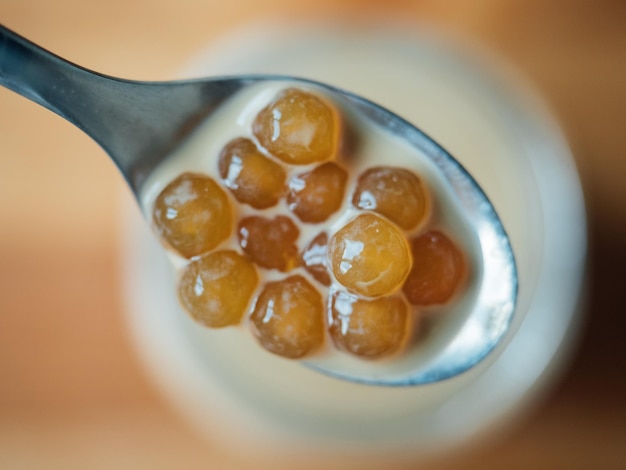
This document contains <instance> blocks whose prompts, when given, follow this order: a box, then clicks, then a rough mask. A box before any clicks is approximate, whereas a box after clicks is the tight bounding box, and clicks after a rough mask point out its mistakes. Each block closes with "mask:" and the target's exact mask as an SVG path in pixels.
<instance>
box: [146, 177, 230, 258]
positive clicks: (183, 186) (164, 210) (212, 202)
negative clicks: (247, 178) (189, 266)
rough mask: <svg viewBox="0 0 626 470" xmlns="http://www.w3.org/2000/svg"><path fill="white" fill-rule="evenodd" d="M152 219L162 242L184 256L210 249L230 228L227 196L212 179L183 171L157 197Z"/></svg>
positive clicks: (194, 254) (224, 236)
mask: <svg viewBox="0 0 626 470" xmlns="http://www.w3.org/2000/svg"><path fill="white" fill-rule="evenodd" d="M152 219H153V221H154V226H155V228H156V231H157V233H158V234H159V236H160V238H161V240H162V241H164V242H165V243H166V244H167V245H169V246H170V247H171V248H173V249H174V250H176V251H177V252H178V253H179V254H180V255H182V256H184V257H185V258H192V257H194V256H198V255H201V254H204V253H207V252H209V251H210V250H212V249H213V248H215V247H216V246H217V245H219V244H220V243H221V242H222V241H224V240H226V238H228V236H229V235H230V233H231V231H232V226H233V215H232V209H231V206H230V202H229V200H228V196H227V195H226V193H225V192H224V190H223V189H222V188H220V186H219V185H218V184H217V183H216V182H215V181H213V180H212V179H211V178H209V177H208V176H205V175H201V174H196V173H184V174H182V175H180V176H179V177H178V178H176V179H175V180H174V181H172V182H171V183H170V184H168V185H167V186H166V187H165V189H164V190H163V191H161V193H160V194H159V196H158V197H157V198H156V201H155V204H154V209H153V213H152Z"/></svg>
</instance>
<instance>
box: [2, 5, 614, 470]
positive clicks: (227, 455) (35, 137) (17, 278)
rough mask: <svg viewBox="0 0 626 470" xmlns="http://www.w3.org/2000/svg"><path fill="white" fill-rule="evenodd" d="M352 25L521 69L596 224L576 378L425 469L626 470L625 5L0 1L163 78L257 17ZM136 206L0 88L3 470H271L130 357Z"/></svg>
mask: <svg viewBox="0 0 626 470" xmlns="http://www.w3.org/2000/svg"><path fill="white" fill-rule="evenodd" d="M355 12H358V13H359V14H364V15H372V14H374V15H377V14H381V13H384V14H388V15H394V14H398V15H400V16H401V17H402V18H403V19H405V20H407V19H415V20H416V21H418V20H421V21H429V22H432V23H433V24H435V25H437V26H439V27H441V28H443V29H444V30H450V31H452V32H460V33H462V34H465V35H469V36H470V37H475V38H477V39H478V40H480V41H482V42H484V43H486V44H487V45H488V46H489V47H490V48H492V49H494V50H495V51H496V52H498V53H499V54H501V55H502V56H504V57H505V58H506V59H507V60H508V61H510V62H512V63H513V64H514V65H515V66H516V67H517V68H518V69H520V70H521V71H522V72H523V73H525V74H526V76H527V77H528V78H529V79H530V80H531V81H532V82H533V83H534V84H535V86H536V87H537V88H538V89H539V90H540V91H541V92H542V93H543V95H544V97H545V98H546V99H547V101H548V103H549V104H550V105H551V107H552V108H553V110H554V112H555V114H556V116H557V118H558V119H559V120H560V122H561V125H562V126H563V129H564V131H565V132H566V134H567V136H568V138H569V139H570V143H571V146H572V148H573V151H574V154H575V158H576V161H577V164H578V167H579V171H580V173H581V178H582V181H583V186H584V189H585V193H586V198H587V205H588V212H589V231H590V264H589V269H588V273H589V285H590V295H589V309H588V316H587V320H586V325H585V327H584V332H583V336H582V338H581V340H580V346H579V348H578V351H577V353H576V355H575V357H574V360H573V363H572V365H571V367H570V368H569V369H568V371H567V373H566V374H565V376H564V377H563V380H562V381H561V382H560V383H559V385H558V386H557V388H556V390H554V391H553V392H552V393H551V394H550V396H549V397H548V399H547V400H546V401H545V402H544V403H542V404H541V405H540V406H539V407H538V408H537V409H536V410H534V411H533V412H532V414H530V415H529V416H526V417H525V419H524V420H523V422H522V423H520V425H519V426H518V427H516V428H515V429H513V430H512V431H511V432H509V433H507V434H506V435H504V436H501V437H500V438H499V439H498V440H497V441H496V442H491V443H489V444H483V445H481V446H479V447H477V448H472V449H466V450H464V451H463V452H462V453H461V454H458V455H454V456H450V457H448V458H444V459H443V460H440V461H437V462H432V463H430V464H428V465H424V464H421V465H420V468H433V469H448V468H450V469H453V468H454V469H456V468H474V467H476V468H494V469H496V468H497V469H499V468H504V467H506V468H508V469H517V468H519V469H527V468H547V469H548V468H549V469H552V468H554V469H561V468H567V469H576V468H581V469H583V468H584V469H588V468H603V469H604V468H607V469H613V468H615V469H617V468H626V445H625V444H626V400H624V397H626V374H625V371H626V354H625V352H624V349H623V348H624V346H623V345H624V341H623V336H624V334H625V332H626V329H625V327H626V315H625V314H626V289H625V288H624V283H625V281H626V276H625V275H624V272H625V268H624V266H626V184H624V181H625V180H626V156H625V155H624V151H625V150H624V149H626V130H625V129H626V128H625V123H626V2H624V1H622V0H599V1H592V0H586V1H583V0H481V1H475V2H474V1H472V2H469V1H464V0H458V1H451V0H421V1H420V0H415V1H411V0H387V1H385V2H377V1H374V0H371V1H363V0H343V1H338V0H316V1H315V2H312V1H311V2H293V1H288V0H265V1H252V0H233V1H229V2H223V1H210V0H205V1H199V0H179V1H176V2H174V1H171V0H167V1H166V0H151V1H147V0H124V1H122V0H110V1H108V2H92V1H84V0H56V1H54V2H50V1H44V0H0V23H2V24H4V25H6V26H8V27H9V28H11V29H13V30H15V31H17V32H19V33H20V34H22V35H24V36H26V37H28V38H29V39H31V40H33V41H35V42H37V43H39V44H42V45H44V46H45V47H46V48H48V49H50V50H52V51H53V52H56V53H58V54H59V55H61V56H63V57H65V58H67V59H69V60H71V61H73V62H77V63H79V64H81V65H83V66H85V67H87V68H91V69H94V70H97V71H100V72H103V73H107V74H110V75H116V76H121V77H125V78H133V79H151V80H155V79H157V80H160V79H169V78H173V77H175V76H176V73H177V70H180V67H181V66H182V65H183V64H185V63H186V62H187V61H188V60H189V58H190V57H192V56H193V55H194V54H195V53H197V52H198V51H199V50H201V49H203V48H205V47H206V45H207V43H210V42H211V41H212V40H213V39H215V38H217V37H219V36H221V35H223V34H224V33H227V32H228V31H230V30H232V29H233V28H235V27H238V26H241V25H244V24H246V23H248V22H251V21H254V20H257V19H259V18H265V17H272V16H274V15H282V16H285V15H286V16H287V17H289V16H292V15H293V16H303V15H304V16H307V17H308V18H311V17H315V16H322V17H324V16H328V15H352V14H354V13H355ZM123 193H124V186H123V182H122V179H121V178H120V177H119V175H118V174H117V171H116V169H115V168H114V167H113V165H112V164H111V163H110V162H109V161H108V159H107V158H106V157H105V156H104V154H103V152H102V151H101V150H100V149H99V147H97V145H96V144H94V143H93V142H92V141H91V140H90V139H89V138H88V137H86V136H85V135H83V134H82V133H81V132H79V131H78V130H76V129H74V128H73V127H72V126H71V125H69V124H66V123H65V122H64V121H62V120H61V119H60V118H58V117H56V116H55V115H53V114H52V113H50V112H47V111H45V110H43V109H41V108H39V107H38V106H36V105H34V104H32V103H30V102H28V101H26V100H25V99H23V98H21V97H19V96H17V95H15V94H13V93H11V92H9V91H7V90H4V89H0V468H3V469H5V468H6V469H33V468H46V469H56V468H63V469H74V468H81V469H82V468H89V469H110V468H123V469H126V468H129V469H143V468H151V469H161V468H163V469H165V468H178V467H183V466H184V467H185V468H189V469H195V468H198V469H199V468H223V469H239V468H259V465H258V464H255V463H254V462H250V461H249V460H247V459H246V457H245V452H243V451H242V452H238V453H237V455H234V454H233V453H232V452H228V451H226V450H224V449H222V448H221V447H220V446H219V445H218V444H217V443H212V442H211V441H207V440H206V439H203V438H201V437H199V436H198V435H196V434H195V433H194V432H193V431H192V430H191V429H190V428H189V427H188V426H187V425H186V423H185V422H184V421H183V420H182V419H181V418H180V417H179V416H178V415H177V414H176V413H175V412H174V411H173V410H172V409H171V408H170V407H169V406H168V405H167V403H166V401H165V400H164V399H163V398H162V397H161V396H160V395H159V393H158V392H157V391H156V389H155V388H154V387H153V386H152V384H151V382H150V380H149V379H148V377H147V375H146V374H145V372H144V371H143V369H142V367H141V365H140V363H139V361H138V359H137V358H136V356H135V354H134V351H133V346H132V343H131V340H130V337H129V334H128V332H127V326H126V319H125V314H124V309H123V302H122V294H121V288H120V282H121V281H120V278H119V273H120V269H121V268H120V250H121V248H120V236H119V235H120V233H121V229H120V220H121V215H120V214H119V213H118V209H119V207H120V198H121V195H123ZM310 465H311V467H312V468H313V467H315V465H314V463H310ZM405 466H406V468H412V467H413V465H412V464H411V463H407V464H406V465H402V466H400V465H399V466H398V468H404V467H405ZM273 468H275V467H273ZM343 468H346V467H345V466H344V467H343ZM360 468H363V466H362V465H361V466H360Z"/></svg>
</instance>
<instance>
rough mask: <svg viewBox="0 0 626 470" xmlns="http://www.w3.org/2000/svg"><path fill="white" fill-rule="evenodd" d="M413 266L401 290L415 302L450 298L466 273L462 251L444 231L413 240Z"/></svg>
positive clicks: (412, 302) (437, 302) (426, 234)
mask: <svg viewBox="0 0 626 470" xmlns="http://www.w3.org/2000/svg"><path fill="white" fill-rule="evenodd" d="M410 246H411V252H412V254H413V267H412V269H411V272H410V273H409V276H408V277H407V279H406V281H405V283H404V286H403V287H402V290H403V292H404V295H405V296H406V298H407V300H408V301H409V302H410V303H411V304H414V305H432V304H441V303H444V302H446V301H448V300H449V299H450V298H451V297H452V295H453V294H454V292H455V291H456V289H457V288H458V286H459V284H460V283H461V281H462V279H463V276H464V274H465V260H464V257H463V254H462V253H461V251H460V250H459V249H458V248H457V247H456V245H455V244H454V243H453V242H452V241H451V240H450V239H449V238H448V237H446V236H445V235H444V234H443V233H441V232H438V231H429V232H426V233H424V234H422V235H420V236H418V237H416V238H414V239H413V240H411V241H410Z"/></svg>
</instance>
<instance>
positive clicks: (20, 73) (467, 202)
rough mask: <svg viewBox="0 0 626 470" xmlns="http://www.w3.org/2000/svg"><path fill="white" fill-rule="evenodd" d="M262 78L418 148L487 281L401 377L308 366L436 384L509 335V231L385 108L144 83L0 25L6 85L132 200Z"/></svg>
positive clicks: (339, 94)
mask: <svg viewBox="0 0 626 470" xmlns="http://www.w3.org/2000/svg"><path fill="white" fill-rule="evenodd" d="M263 81H289V82H300V83H303V84H307V85H313V86H315V87H319V88H322V89H323V90H324V91H325V92H326V93H328V94H329V95H330V96H333V97H334V98H336V99H337V100H341V101H342V102H343V103H347V104H348V105H349V106H350V107H351V109H353V110H354V111H355V112H358V113H360V114H361V115H363V116H364V117H366V118H368V119H369V120H370V121H372V122H373V123H374V124H376V125H378V126H380V127H381V128H383V129H385V131H386V132H389V133H390V134H393V135H394V136H396V137H398V138H401V139H403V140H404V141H405V142H406V143H408V144H409V145H411V146H413V147H415V148H417V149H418V150H420V151H421V153H423V154H424V155H425V156H426V157H427V158H428V159H429V160H430V161H431V162H432V163H433V164H434V165H435V166H436V167H437V169H438V170H439V171H440V173H441V175H442V177H443V178H444V179H445V180H446V182H447V184H448V185H449V187H450V188H451V190H452V192H453V194H454V195H455V198H456V201H457V203H458V204H459V206H460V207H461V208H462V210H463V212H464V213H465V215H466V217H467V220H468V221H469V224H470V225H471V229H472V230H473V231H474V233H475V234H476V237H477V239H478V241H479V251H480V253H479V255H480V258H481V262H482V271H481V273H480V274H481V281H480V286H479V288H478V293H477V296H476V299H475V302H474V304H473V308H472V310H471V312H470V313H469V314H468V315H467V319H466V321H465V322H464V324H463V325H462V326H461V328H460V329H459V330H458V331H457V333H456V335H455V336H454V338H453V339H452V340H451V341H450V342H449V343H448V344H447V346H446V347H445V348H443V350H442V351H440V352H439V353H438V354H437V355H436V356H435V357H433V358H431V359H430V360H429V361H428V362H427V363H426V364H420V365H419V366H416V367H415V369H413V370H410V371H406V372H404V373H403V374H400V375H386V374H379V375H377V376H376V377H362V376H359V375H354V374H350V373H347V372H345V371H341V370H335V369H332V368H328V367H324V366H322V365H319V364H318V363H313V362H307V363H306V365H307V366H308V367H311V368H313V369H315V370H317V371H319V372H321V373H325V374H329V375H331V376H333V377H336V378H338V379H343V380H349V381H354V382H360V383H365V384H369V385H385V386H409V385H420V384H426V383H432V382H438V381H441V380H444V379H447V378H450V377H453V376H455V375H458V374H460V373H462V372H464V371H466V370H468V369H470V368H472V367H474V366H475V365H476V364H478V363H479V362H480V361H482V360H483V359H484V358H485V357H486V356H487V355H488V354H489V353H490V352H491V351H493V349H494V348H495V346H496V345H497V344H498V343H499V342H500V341H501V340H502V339H503V337H504V336H505V334H506V332H507V331H508V329H509V326H510V324H511V320H512V317H513V314H514V312H515V304H516V299H517V270H516V265H515V260H514V256H513V253H512V250H511V245H510V242H509V239H508V237H507V235H506V232H505V230H504V228H503V226H502V224H501V222H500V220H499V218H498V216H497V214H496V212H495V210H494V208H493V206H492V205H491V203H490V202H489V200H488V198H487V197H486V196H485V194H484V192H483V191H482V189H481V188H480V186H479V185H478V184H477V183H476V181H475V180H474V179H473V178H472V176H471V175H470V174H469V173H468V172H467V171H466V170H465V169H464V168H463V166H462V165H460V164H459V163H458V162H457V161H456V160H455V159H454V158H453V157H452V156H451V155H449V154H448V153H447V152H446V151H445V150H444V149H443V148H442V147H440V146H439V145H438V144H437V143H436V142H434V141H433V140H432V139H431V138H429V137H428V136H427V135H426V134H424V133H423V132H422V131H420V130H419V129H417V128H416V127H415V126H413V125H412V124H410V123H408V122H407V121H405V120H404V119H402V118H401V117H399V116H397V115H395V114H393V113H392V112H390V111H388V110H386V109H385V108H383V107H381V106H379V105H377V104H375V103H372V102H371V101H368V100H366V99H364V98H362V97H359V96H357V95H354V94H352V93H349V92H346V91H343V90H339V89H337V88H334V87H331V86H328V85H325V84H322V83H318V82H313V81H310V80H306V79H299V78H294V77H286V76H265V75H246V76H237V77H217V78H209V79H201V80H189V81H173V82H137V81H129V80H122V79H118V78H114V77H109V76H105V75H101V74H98V73H95V72H92V71H89V70H87V69H84V68H82V67H79V66H76V65H74V64H71V63H69V62H67V61H65V60H64V59H62V58H60V57H58V56H56V55H54V54H51V53H50V52H47V51H45V50H44V49H42V48H40V47H39V46H37V45H35V44H33V43H31V42H30V41H28V40H26V39H24V38H22V37H20V36H19V35H17V34H15V33H13V32H11V31H9V30H8V29H6V28H4V27H1V26H0V84H1V85H3V86H5V87H7V88H9V89H11V90H13V91H15V92H17V93H19V94H21V95H22V96H24V97H26V98H28V99H30V100H32V101H34V102H36V103H38V104H40V105H42V106H44V107H46V108H48V109H50V110H52V111H53V112H55V113H56V114H58V115H60V116H61V117H63V118H65V119H66V120H68V121H69V122H71V123H72V124H74V125H76V126H77V127H79V128H80V129H82V130H83V131H84V132H85V133H87V134H88V135H89V136H91V137H92V138H93V139H94V140H95V141H96V142H97V143H98V144H100V146H101V147H102V148H103V149H104V150H105V151H106V152H107V153H108V155H109V156H110V157H111V159H112V160H113V161H114V162H115V164H116V165H117V166H118V168H119V170H120V171H121V173H122V175H123V176H124V178H125V179H126V181H127V182H128V184H129V186H130V188H131V190H132V191H133V193H134V195H135V197H136V198H137V199H139V194H140V193H141V190H142V188H143V184H144V182H145V181H146V179H147V178H148V177H149V175H150V174H151V173H152V172H153V171H154V170H155V169H156V168H157V167H158V166H159V164H160V163H161V162H162V161H163V160H165V159H166V158H168V157H169V156H170V155H171V154H172V152H173V151H174V150H175V149H176V148H178V146H179V145H180V144H181V143H182V142H184V141H185V139H186V137H187V136H188V135H189V134H190V133H191V132H192V131H193V130H194V129H195V128H196V127H197V126H198V125H199V124H200V123H201V122H203V121H204V120H205V119H207V118H208V117H209V116H211V114H212V113H213V112H214V111H215V110H216V109H217V108H218V107H219V106H220V105H221V104H222V103H223V102H225V101H226V100H228V99H229V98H230V97H231V96H233V95H234V94H236V93H237V92H239V91H241V90H242V89H244V88H246V87H248V86H251V85H254V84H258V83H260V82H263Z"/></svg>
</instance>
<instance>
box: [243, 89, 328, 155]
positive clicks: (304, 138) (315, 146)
mask: <svg viewBox="0 0 626 470" xmlns="http://www.w3.org/2000/svg"><path fill="white" fill-rule="evenodd" d="M252 130H253V133H254V135H255V136H256V138H257V139H258V140H259V143H260V144H261V145H262V146H263V147H264V148H265V149H267V150H268V151H269V152H270V153H271V154H272V155H275V156H276V157H278V158H280V159H281V160H283V161H284V162H286V163H291V164H293V165H305V164H308V163H314V162H323V161H325V160H328V159H329V158H331V157H333V155H334V154H335V152H336V148H337V140H338V134H339V124H338V119H337V116H336V113H335V111H334V110H333V109H332V108H331V107H330V106H329V105H328V104H326V103H325V102H324V101H322V100H321V99H320V98H318V97H317V96H315V95H313V94H311V93H307V92H304V91H302V90H298V89H295V88H289V89H287V90H284V91H283V92H281V93H280V94H279V95H278V96H277V97H276V99H275V100H274V101H273V102H272V103H270V104H269V105H268V106H267V107H265V108H264V109H262V110H261V111H260V112H259V114H258V115H257V116H256V119H255V120H254V123H253V126H252Z"/></svg>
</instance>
